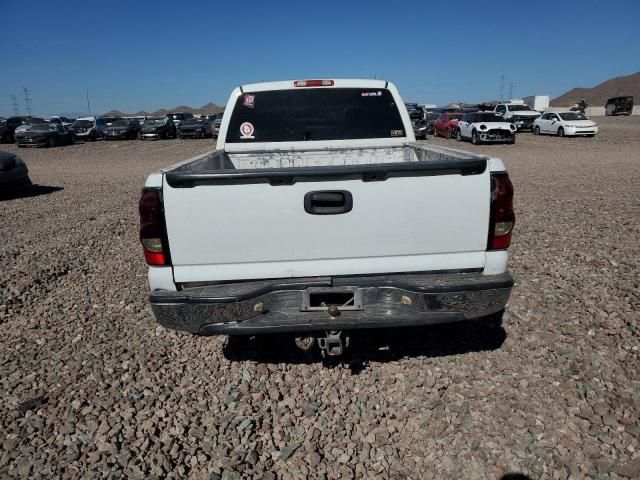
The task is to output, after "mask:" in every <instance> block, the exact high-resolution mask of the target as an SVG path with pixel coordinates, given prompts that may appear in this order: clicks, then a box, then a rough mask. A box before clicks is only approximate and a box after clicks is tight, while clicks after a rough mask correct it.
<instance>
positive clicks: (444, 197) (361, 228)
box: [163, 158, 490, 283]
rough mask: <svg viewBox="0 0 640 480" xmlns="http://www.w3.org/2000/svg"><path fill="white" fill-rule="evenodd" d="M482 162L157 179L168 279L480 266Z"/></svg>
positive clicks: (486, 185)
mask: <svg viewBox="0 0 640 480" xmlns="http://www.w3.org/2000/svg"><path fill="white" fill-rule="evenodd" d="M481 162H484V164H483V166H482V167H481V168H479V167H478V163H477V162H476V163H477V164H476V167H475V168H472V169H471V171H465V170H460V169H457V168H450V169H447V168H444V169H443V168H442V165H440V168H436V167H437V165H436V164H437V162H434V163H433V165H434V168H433V169H430V168H424V167H425V163H426V162H416V164H417V163H420V165H418V166H419V167H421V169H417V170H416V171H414V172H413V171H406V170H402V169H400V173H398V172H397V171H396V173H394V172H390V173H389V172H387V173H385V174H384V175H383V176H382V177H380V176H377V175H376V174H375V173H373V174H372V173H369V174H367V173H366V172H367V171H372V170H371V166H366V165H364V166H361V167H362V168H363V170H362V171H361V172H360V173H354V171H355V170H353V168H357V166H355V167H354V166H353V165H352V166H351V170H349V169H345V170H344V171H343V174H335V172H336V170H335V169H333V170H332V171H333V174H331V175H326V176H325V175H320V174H318V173H317V171H316V172H315V173H313V172H312V173H313V174H309V175H300V176H297V174H295V173H292V174H291V177H286V176H285V177H283V174H284V173H286V170H282V169H270V170H265V174H264V176H263V177H249V178H246V179H241V178H239V177H233V178H222V177H219V176H216V175H215V174H212V175H211V176H210V177H207V176H206V175H205V176H204V177H203V176H200V177H198V179H197V181H194V182H193V183H192V184H190V185H185V184H176V183H175V182H174V186H172V185H171V183H172V182H171V180H170V179H169V180H167V178H165V180H164V183H163V197H164V208H165V218H166V223H167V234H168V241H169V248H170V253H171V261H172V264H173V269H174V279H175V281H176V282H177V283H183V282H210V281H224V280H246V279H264V278H286V277H310V276H323V275H331V276H336V275H359V274H373V273H389V272H421V271H441V270H457V269H476V268H477V269H481V268H482V267H483V266H484V261H485V255H484V253H485V250H486V244H487V234H488V225H489V213H490V212H489V209H490V172H489V168H487V166H486V159H484V158H483V159H482V160H481ZM402 166H404V165H400V167H402ZM398 168H399V167H398V164H395V170H398ZM289 170H291V171H295V172H302V173H304V172H306V171H308V170H309V169H308V168H307V169H305V168H298V169H289ZM225 171H226V170H225ZM328 171H329V170H328ZM236 172H238V175H240V172H241V171H240V170H236ZM242 172H245V170H242ZM254 172H258V173H257V174H260V171H257V170H256V171H254ZM266 172H269V174H267V173H266ZM363 172H364V173H363ZM207 178H209V179H210V180H211V181H207ZM221 178H222V179H221ZM282 178H285V179H286V180H279V179H282ZM343 203H344V204H345V205H342V204H343ZM343 211H344V213H342V212H343Z"/></svg>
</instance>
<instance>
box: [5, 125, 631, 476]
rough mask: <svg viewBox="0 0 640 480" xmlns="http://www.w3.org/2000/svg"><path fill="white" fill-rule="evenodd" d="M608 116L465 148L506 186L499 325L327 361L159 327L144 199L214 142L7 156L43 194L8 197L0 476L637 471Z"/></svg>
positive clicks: (625, 219) (618, 199) (624, 196)
mask: <svg viewBox="0 0 640 480" xmlns="http://www.w3.org/2000/svg"><path fill="white" fill-rule="evenodd" d="M599 121H600V123H601V126H602V133H601V135H600V136H598V137H597V138H594V139H569V138H562V139H561V138H552V137H548V138H536V137H533V136H531V135H529V134H522V135H519V137H518V143H517V144H516V145H514V146H481V147H473V146H472V145H470V144H465V145H463V146H462V147H463V148H466V149H469V150H475V151H479V152H484V153H489V154H493V155H495V156H499V157H500V158H502V159H504V160H505V162H506V164H507V166H508V168H509V170H510V172H511V176H512V179H513V182H514V184H515V188H516V195H517V197H516V208H517V224H516V232H515V239H514V244H513V248H512V253H513V258H512V262H511V270H512V272H513V274H514V275H515V277H516V279H517V286H516V288H515V290H514V293H513V296H512V301H511V303H510V306H509V309H508V312H507V314H506V315H505V322H504V330H499V331H497V332H493V333H491V332H488V331H486V330H483V329H480V328H478V327H477V326H475V325H471V324H464V325H453V326H445V327H439V328H432V329H412V330H410V331H406V330H405V331H389V332H381V333H375V332H373V333H362V334H359V335H356V336H355V337H354V338H353V343H354V345H353V351H352V352H351V355H349V356H346V357H345V358H344V359H342V361H339V362H335V363H322V362H320V361H318V359H317V358H316V357H307V356H305V355H302V354H299V353H298V352H297V351H295V350H294V349H293V348H292V346H291V345H290V344H289V343H288V341H289V340H290V339H287V338H284V337H276V338H270V339H262V340H259V341H254V342H252V343H250V345H249V346H248V347H247V349H240V348H237V347H238V346H237V345H234V344H233V343H231V344H229V343H228V342H227V340H226V339H225V338H200V337H194V336H190V335H187V334H181V333H175V332H172V331H168V330H165V329H163V328H161V327H158V326H157V325H156V324H155V323H154V321H153V319H152V317H151V314H150V311H149V308H148V306H147V304H146V293H147V285H146V274H145V265H144V262H143V258H142V254H141V249H140V247H139V245H138V240H137V200H138V195H139V192H140V188H141V186H142V182H143V180H144V177H145V175H146V174H147V173H148V172H150V171H152V170H153V169H155V168H158V167H161V166H166V165H169V164H170V163H173V162H175V161H176V160H181V159H184V158H186V157H188V156H191V155H194V154H196V153H200V152H204V151H206V150H208V149H209V148H210V145H211V141H210V140H203V141H179V140H175V141H165V142H162V141H161V142H155V143H142V142H118V143H107V142H97V143H95V144H86V145H74V146H71V147H64V148H55V149H49V150H20V154H21V155H22V156H23V158H24V159H25V160H26V161H27V163H28V165H29V168H30V170H31V172H32V179H33V181H34V183H36V184H38V185H40V186H39V187H36V188H35V189H34V191H33V193H34V195H33V196H27V197H23V198H15V199H8V200H4V201H0V226H1V228H0V356H1V357H0V373H1V375H0V398H1V399H2V402H1V403H0V477H7V476H8V477H16V478H18V477H20V478H25V477H33V478H42V477H47V478H48V477H64V478H98V477H107V476H108V477H113V478H118V477H131V478H143V477H144V478H184V477H187V476H190V478H194V479H200V478H202V479H205V478H206V479H209V478H211V479H240V478H263V479H275V478H282V479H291V478H308V477H317V478H325V479H339V478H340V479H341V478H345V479H346V478H394V479H405V478H406V479H409V478H412V479H417V478H429V477H435V478H445V479H447V478H451V479H454V478H456V479H458V478H464V479H483V478H496V477H500V476H501V475H503V474H504V473H507V472H519V473H523V474H525V475H528V476H530V477H531V478H639V477H640V451H639V449H640V441H639V435H640V423H639V417H640V415H639V414H640V377H639V374H638V366H639V353H640V352H639V341H638V338H639V337H638V333H639V332H638V316H639V314H638V312H639V311H640V308H639V303H640V299H639V297H640V293H639V292H640V288H639V287H640V285H639V284H640V279H639V275H638V271H639V267H640V265H639V259H640V246H639V242H638V238H640V231H639V229H640V227H639V225H640V222H639V220H640V208H639V207H640V204H639V203H640V201H639V199H640V180H639V177H638V164H639V162H640V153H639V152H640V119H638V118H607V119H602V120H599ZM434 143H437V144H442V145H449V146H454V147H460V145H458V144H457V143H456V142H455V141H453V140H445V139H437V140H434ZM2 148H4V149H7V150H16V151H17V149H15V148H14V147H13V146H7V145H3V146H2ZM45 187H59V188H61V189H57V190H56V189H53V188H45ZM36 193H39V195H35V194H36ZM424 208H428V207H427V206H425V207H424Z"/></svg>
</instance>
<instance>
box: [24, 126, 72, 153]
mask: <svg viewBox="0 0 640 480" xmlns="http://www.w3.org/2000/svg"><path fill="white" fill-rule="evenodd" d="M72 143H73V135H72V134H71V132H70V131H69V130H67V129H66V128H64V127H63V126H62V125H60V124H58V123H36V124H34V125H32V126H31V128H30V129H29V130H24V131H22V132H17V133H16V145H18V147H21V148H22V147H55V146H57V145H71V144H72Z"/></svg>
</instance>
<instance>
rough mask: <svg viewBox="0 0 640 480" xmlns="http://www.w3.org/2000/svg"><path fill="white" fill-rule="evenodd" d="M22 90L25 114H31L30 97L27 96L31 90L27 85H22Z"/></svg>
mask: <svg viewBox="0 0 640 480" xmlns="http://www.w3.org/2000/svg"><path fill="white" fill-rule="evenodd" d="M22 90H24V103H25V105H26V107H27V116H29V117H30V116H31V97H30V96H29V93H31V91H30V90H29V89H28V88H27V87H23V88H22Z"/></svg>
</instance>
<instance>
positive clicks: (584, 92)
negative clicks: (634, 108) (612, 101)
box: [551, 72, 640, 107]
mask: <svg viewBox="0 0 640 480" xmlns="http://www.w3.org/2000/svg"><path fill="white" fill-rule="evenodd" d="M627 95H633V97H634V101H635V102H640V72H638V73H634V74H631V75H626V76H623V77H614V78H611V79H609V80H607V81H606V82H602V83H601V84H599V85H596V86H595V87H591V88H582V87H579V88H574V89H572V90H569V91H568V92H567V93H565V94H564V95H560V96H559V97H558V98H554V99H553V100H551V106H553V107H567V106H569V105H573V104H574V103H577V102H579V101H580V99H582V98H584V100H585V102H587V103H588V104H589V105H592V106H594V107H603V106H604V105H605V104H606V103H607V100H608V99H609V98H611V97H622V96H627Z"/></svg>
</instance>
